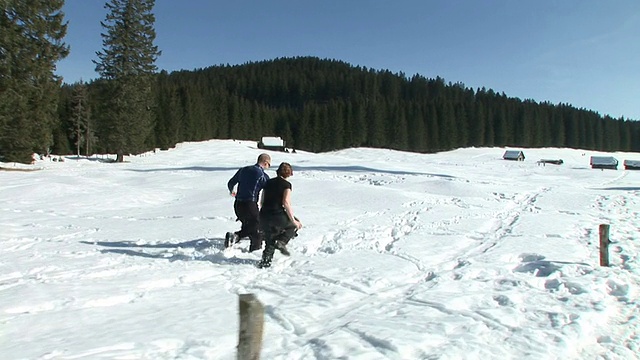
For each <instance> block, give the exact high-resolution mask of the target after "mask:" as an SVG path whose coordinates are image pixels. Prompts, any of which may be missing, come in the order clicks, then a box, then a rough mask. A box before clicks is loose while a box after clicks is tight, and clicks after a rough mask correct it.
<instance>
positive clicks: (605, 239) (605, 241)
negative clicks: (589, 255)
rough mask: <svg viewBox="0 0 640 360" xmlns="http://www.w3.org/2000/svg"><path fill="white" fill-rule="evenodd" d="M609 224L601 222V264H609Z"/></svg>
mask: <svg viewBox="0 0 640 360" xmlns="http://www.w3.org/2000/svg"><path fill="white" fill-rule="evenodd" d="M610 243H611V241H609V225H608V224H600V266H609V244H610Z"/></svg>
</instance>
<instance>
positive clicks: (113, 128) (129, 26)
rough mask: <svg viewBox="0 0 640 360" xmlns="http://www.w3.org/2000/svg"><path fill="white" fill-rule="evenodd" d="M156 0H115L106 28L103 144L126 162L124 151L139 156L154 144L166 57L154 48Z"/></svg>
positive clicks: (100, 68)
mask: <svg viewBox="0 0 640 360" xmlns="http://www.w3.org/2000/svg"><path fill="white" fill-rule="evenodd" d="M154 5H155V0H110V1H109V2H107V3H106V4H105V9H107V10H108V13H107V17H106V20H105V21H104V22H102V23H101V24H102V27H103V28H104V29H106V32H105V33H103V34H102V39H103V45H104V47H103V50H102V51H100V52H98V53H97V55H98V58H99V60H98V61H94V63H95V64H96V71H97V72H98V73H99V74H100V75H101V78H100V80H101V81H99V82H98V83H97V84H96V90H97V91H96V92H95V94H96V98H97V99H99V104H98V107H97V108H98V109H100V110H101V111H100V112H98V113H96V117H100V119H99V120H98V122H97V123H98V124H99V125H101V131H99V132H100V135H101V138H102V142H103V144H104V145H105V146H106V147H107V149H108V150H111V152H115V153H116V154H117V158H116V161H117V162H122V161H123V160H124V153H125V152H127V153H139V152H142V151H144V150H146V149H147V148H148V147H149V146H150V145H151V144H150V143H149V142H148V141H147V140H148V139H149V137H150V134H151V132H152V130H153V126H152V124H153V118H154V114H153V110H154V109H155V103H156V99H155V95H154V93H153V89H152V85H153V83H154V80H155V79H154V77H155V76H154V75H155V71H156V69H157V68H156V66H155V61H156V58H157V56H158V55H159V54H160V52H159V51H158V48H157V46H155V45H154V44H153V41H154V40H155V37H156V33H155V29H154V22H155V16H154V15H153V7H154Z"/></svg>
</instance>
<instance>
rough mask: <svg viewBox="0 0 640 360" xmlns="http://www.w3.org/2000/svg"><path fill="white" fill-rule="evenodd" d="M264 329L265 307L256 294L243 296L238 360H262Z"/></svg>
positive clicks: (241, 298) (241, 299)
mask: <svg viewBox="0 0 640 360" xmlns="http://www.w3.org/2000/svg"><path fill="white" fill-rule="evenodd" d="M263 327H264V306H263V305H262V303H261V302H260V300H258V298H257V297H256V296H255V295H254V294H241V295H240V335H239V337H238V360H258V359H260V350H261V348H262V329H263Z"/></svg>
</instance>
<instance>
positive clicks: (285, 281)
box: [0, 140, 640, 360]
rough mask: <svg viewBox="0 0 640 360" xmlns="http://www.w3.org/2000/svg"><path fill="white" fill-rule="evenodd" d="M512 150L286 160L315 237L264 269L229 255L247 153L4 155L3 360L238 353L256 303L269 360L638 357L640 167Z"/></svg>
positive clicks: (201, 147)
mask: <svg viewBox="0 0 640 360" xmlns="http://www.w3.org/2000/svg"><path fill="white" fill-rule="evenodd" d="M505 150H506V149H504V148H482V149H460V150H456V151H451V152H443V153H438V154H412V153H403V152H397V151H390V150H380V149H362V148H360V149H348V150H342V151H337V152H332V153H323V154H313V153H306V152H303V151H298V152H297V153H295V154H293V153H290V154H287V153H271V155H272V157H273V164H274V165H275V166H273V168H272V169H270V170H268V171H267V172H268V174H269V175H270V176H275V168H276V166H277V164H279V163H280V162H281V161H288V162H290V163H291V164H292V165H293V168H294V176H293V177H292V178H290V181H291V183H292V184H293V195H292V202H293V207H294V210H295V212H296V215H297V216H298V217H300V218H301V220H302V222H303V224H304V228H303V229H302V230H301V232H300V235H299V236H298V237H297V238H295V239H294V240H292V241H291V243H290V246H289V248H290V250H291V252H292V255H291V257H284V256H282V255H281V254H279V253H276V255H275V258H274V264H273V267H272V268H270V269H262V270H261V269H257V268H256V267H255V264H256V262H257V261H258V259H259V258H260V252H258V253H257V254H256V253H248V246H249V242H248V241H247V240H245V241H243V242H241V243H240V244H238V245H237V246H236V248H233V249H229V250H226V251H223V249H222V247H223V244H222V243H223V237H224V234H225V232H227V231H234V230H237V229H239V223H237V222H235V216H234V214H233V209H232V204H233V198H232V197H230V196H229V195H228V191H227V189H226V183H227V180H228V179H229V178H230V177H231V176H232V175H233V174H234V172H235V171H236V170H237V168H238V167H240V166H244V165H248V164H252V163H254V162H255V160H256V158H257V156H258V154H260V152H261V150H259V149H257V148H256V147H255V143H254V142H250V141H231V140H217V141H208V142H201V143H185V144H180V145H178V147H177V148H175V149H171V150H169V151H158V152H157V153H149V154H146V156H136V157H126V160H127V162H126V163H120V164H113V163H111V164H110V163H106V162H104V160H106V157H105V156H96V157H93V158H91V159H89V160H87V159H81V160H78V159H76V158H75V157H66V158H64V160H65V161H64V162H53V161H50V160H41V161H37V162H36V164H34V165H31V166H18V165H16V164H2V165H3V166H4V167H9V168H14V167H19V168H26V169H40V170H37V171H0V229H1V233H0V358H2V359H235V357H236V346H237V342H238V322H239V321H238V320H239V319H238V294H245V293H253V294H255V295H256V296H257V297H258V298H259V299H260V301H261V302H262V303H263V304H264V305H265V322H266V324H265V330H264V340H263V350H262V358H263V359H331V360H333V359H362V360H371V359H527V358H528V359H635V358H638V355H637V354H638V353H640V333H639V331H638V328H639V326H640V325H639V321H640V320H639V317H640V310H639V308H638V302H637V299H638V292H639V291H638V285H639V283H640V271H639V270H638V269H639V267H640V264H639V258H638V251H639V250H640V219H639V218H640V216H639V213H640V171H636V172H633V171H625V170H623V169H622V167H621V168H620V169H618V170H604V171H602V170H592V169H590V168H589V157H590V156H592V155H603V153H597V152H591V151H582V150H570V149H523V150H524V153H525V156H526V160H525V161H523V162H513V161H506V160H502V154H503V153H504V151H505ZM604 155H613V156H615V157H616V158H617V159H618V160H619V161H620V163H622V161H623V160H625V159H630V160H640V154H629V153H626V154H624V153H613V154H604ZM112 158H113V156H112ZM540 159H563V160H564V164H563V165H559V166H557V165H546V166H538V165H537V164H536V161H537V160H540ZM600 224H609V225H610V226H611V228H610V237H611V241H612V242H613V243H612V244H611V246H610V259H611V267H609V268H603V267H600V266H599V234H598V228H599V226H600Z"/></svg>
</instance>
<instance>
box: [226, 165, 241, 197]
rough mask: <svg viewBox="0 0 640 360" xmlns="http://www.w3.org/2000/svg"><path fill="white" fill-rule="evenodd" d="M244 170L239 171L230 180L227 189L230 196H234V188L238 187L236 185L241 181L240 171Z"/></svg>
mask: <svg viewBox="0 0 640 360" xmlns="http://www.w3.org/2000/svg"><path fill="white" fill-rule="evenodd" d="M241 170H242V169H238V171H236V173H235V175H233V176H232V177H231V179H229V182H228V183H227V188H228V189H229V194H233V187H234V186H236V184H237V183H238V181H239V179H240V171H241Z"/></svg>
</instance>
